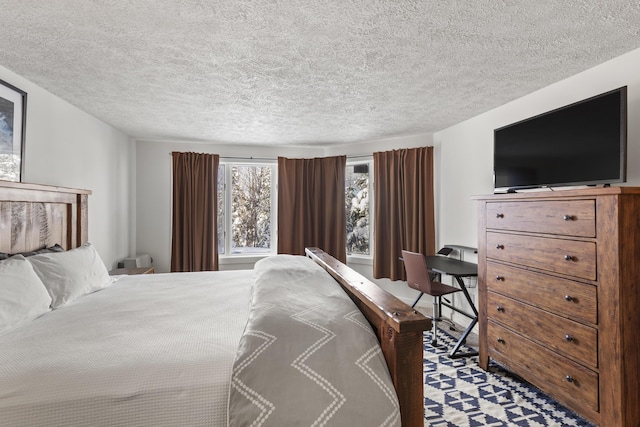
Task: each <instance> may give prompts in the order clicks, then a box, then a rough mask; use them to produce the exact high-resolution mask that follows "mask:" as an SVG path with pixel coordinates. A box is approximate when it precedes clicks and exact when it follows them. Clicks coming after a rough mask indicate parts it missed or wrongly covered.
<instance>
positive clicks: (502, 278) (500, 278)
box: [496, 276, 504, 282]
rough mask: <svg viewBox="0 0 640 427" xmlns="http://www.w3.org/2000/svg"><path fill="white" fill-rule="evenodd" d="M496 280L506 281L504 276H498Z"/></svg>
mask: <svg viewBox="0 0 640 427" xmlns="http://www.w3.org/2000/svg"><path fill="white" fill-rule="evenodd" d="M496 280H498V281H501V282H504V276H496Z"/></svg>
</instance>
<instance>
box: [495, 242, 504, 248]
mask: <svg viewBox="0 0 640 427" xmlns="http://www.w3.org/2000/svg"><path fill="white" fill-rule="evenodd" d="M496 249H504V245H501V244H500V243H498V244H497V245H496Z"/></svg>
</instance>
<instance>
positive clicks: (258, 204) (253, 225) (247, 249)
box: [231, 165, 271, 254]
mask: <svg viewBox="0 0 640 427" xmlns="http://www.w3.org/2000/svg"><path fill="white" fill-rule="evenodd" d="M231 204H232V214H231V215H232V217H231V221H232V223H231V253H232V254H240V253H243V254H255V253H268V252H269V251H270V247H271V167H269V166H252V165H243V166H232V168H231Z"/></svg>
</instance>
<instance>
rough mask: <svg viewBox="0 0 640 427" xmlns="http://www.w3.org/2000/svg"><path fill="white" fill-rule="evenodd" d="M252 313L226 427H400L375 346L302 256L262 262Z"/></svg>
mask: <svg viewBox="0 0 640 427" xmlns="http://www.w3.org/2000/svg"><path fill="white" fill-rule="evenodd" d="M251 305H252V306H251V312H250V315H249V320H248V323H247V326H246V329H245V332H244V335H243V337H242V339H241V341H240V346H239V349H238V353H237V355H236V358H235V362H234V365H233V374H232V380H231V390H230V394H229V426H242V427H246V426H256V427H258V426H278V427H283V426H367V427H370V426H400V411H399V407H398V401H397V397H396V394H395V391H394V388H393V383H392V382H391V377H390V376H389V371H388V369H387V365H386V364H385V361H384V357H383V355H382V351H381V349H380V346H379V344H378V341H377V338H376V337H375V335H374V333H373V331H372V330H371V327H370V326H369V324H368V323H367V320H366V319H365V318H364V316H363V315H362V313H360V311H359V310H358V308H357V307H356V306H355V304H354V303H353V302H352V301H351V300H350V299H349V297H348V296H347V294H346V293H344V291H343V290H342V288H340V285H339V284H338V283H336V282H335V280H333V278H332V277H331V276H330V275H329V274H328V273H327V272H326V271H325V270H323V269H322V268H321V267H320V266H318V265H316V264H315V263H314V262H313V261H312V260H310V259H308V258H306V257H302V256H291V255H277V256H273V257H269V258H265V259H263V260H261V261H259V262H258V263H256V266H255V273H254V283H253V291H252V299H251Z"/></svg>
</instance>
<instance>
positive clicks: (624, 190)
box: [471, 187, 640, 200]
mask: <svg viewBox="0 0 640 427" xmlns="http://www.w3.org/2000/svg"><path fill="white" fill-rule="evenodd" d="M619 194H631V195H640V187H598V188H590V187H589V188H577V189H564V190H551V189H550V188H544V189H540V190H534V191H532V190H523V191H521V192H517V193H498V194H487V195H480V196H472V197H471V198H472V199H474V200H518V199H528V200H531V199H555V198H566V197H570V198H581V197H593V196H610V195H619Z"/></svg>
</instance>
